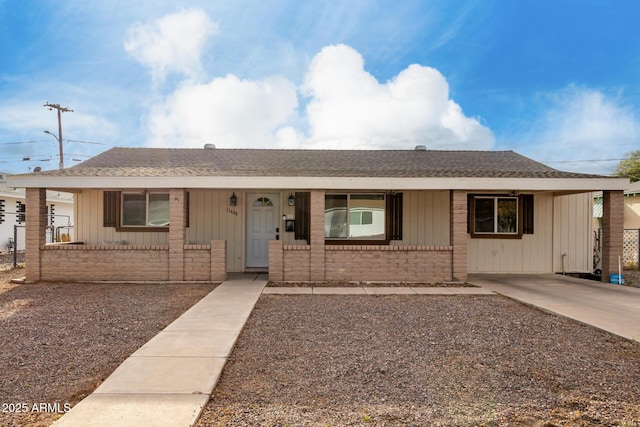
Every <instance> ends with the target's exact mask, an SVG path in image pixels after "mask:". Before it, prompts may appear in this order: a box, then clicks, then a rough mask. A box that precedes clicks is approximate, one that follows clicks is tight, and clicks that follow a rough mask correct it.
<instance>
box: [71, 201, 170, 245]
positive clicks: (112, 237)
mask: <svg viewBox="0 0 640 427" xmlns="http://www.w3.org/2000/svg"><path fill="white" fill-rule="evenodd" d="M102 194H103V193H102V191H100V190H83V191H82V192H80V193H76V203H75V213H74V216H75V218H76V223H75V230H74V233H75V239H76V240H81V241H84V242H85V244H88V245H104V244H112V243H113V244H127V245H167V244H168V234H169V233H162V232H153V233H148V232H117V231H116V230H115V228H111V227H107V228H105V227H103V226H102V224H103V209H102V204H103V196H102Z"/></svg>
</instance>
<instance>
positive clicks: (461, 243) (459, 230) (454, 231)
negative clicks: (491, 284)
mask: <svg viewBox="0 0 640 427" xmlns="http://www.w3.org/2000/svg"><path fill="white" fill-rule="evenodd" d="M449 233H450V243H449V244H450V245H451V246H453V255H452V262H451V264H452V265H451V267H452V268H451V279H452V280H455V281H459V282H465V281H466V280H467V271H468V267H467V192H466V191H459V190H453V191H451V206H450V223H449Z"/></svg>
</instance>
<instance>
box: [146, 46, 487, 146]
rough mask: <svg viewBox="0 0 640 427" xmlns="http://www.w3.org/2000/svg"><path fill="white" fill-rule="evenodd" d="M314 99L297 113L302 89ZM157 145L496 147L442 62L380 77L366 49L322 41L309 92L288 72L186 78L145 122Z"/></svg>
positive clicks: (309, 72) (309, 75)
mask: <svg viewBox="0 0 640 427" xmlns="http://www.w3.org/2000/svg"><path fill="white" fill-rule="evenodd" d="M299 93H302V94H303V95H306V96H308V97H309V102H308V104H307V107H306V111H305V114H304V115H298V111H297V109H298V94H299ZM147 125H148V129H149V131H150V134H151V137H150V139H149V141H148V144H149V145H152V146H184V147H197V146H200V145H201V144H204V143H214V144H218V145H219V146H220V147H280V148H301V147H307V148H336V149H348V148H351V149H362V148H367V149H371V148H390V149H391V148H397V149H408V148H412V147H413V146H415V145H421V144H424V145H427V147H428V148H430V149H489V148H491V146H492V145H493V135H492V133H491V131H490V130H489V129H488V128H486V127H484V126H482V125H481V124H480V123H479V122H478V120H476V119H474V118H469V117H466V116H465V115H464V114H463V113H462V110H461V108H460V106H459V105H458V104H456V103H455V102H454V101H452V100H451V99H449V87H448V84H447V82H446V80H445V78H444V77H443V76H442V74H440V73H439V72H438V71H437V70H435V69H433V68H429V67H423V66H420V65H411V66H410V67H408V68H407V69H405V70H404V71H402V72H401V73H400V74H399V75H398V76H396V77H395V78H394V79H393V80H391V81H389V82H387V83H384V84H381V83H379V82H378V81H377V80H376V79H375V78H374V77H373V76H372V75H371V74H369V73H368V72H366V71H365V70H364V63H363V59H362V57H361V56H360V54H359V53H358V52H356V51H355V50H353V49H352V48H350V47H348V46H344V45H340V46H330V47H326V48H324V49H323V50H322V51H321V52H320V53H319V54H318V55H316V57H315V58H314V59H313V60H312V61H311V63H310V65H309V67H308V70H307V73H306V78H305V82H304V85H303V87H302V89H301V90H298V89H297V88H296V86H295V85H294V84H293V83H292V82H291V81H289V80H287V79H285V78H284V77H273V78H267V79H263V80H241V79H240V78H238V77H237V76H235V75H231V74H230V75H227V76H226V77H224V78H216V79H213V80H212V81H211V82H209V83H206V84H198V83H194V82H185V83H183V84H182V85H181V86H180V87H179V88H178V89H177V90H175V91H174V92H173V93H172V94H171V95H170V96H168V97H167V98H166V99H165V101H164V102H163V104H162V105H159V106H156V107H155V108H153V110H152V111H151V114H150V115H149V117H148V120H147Z"/></svg>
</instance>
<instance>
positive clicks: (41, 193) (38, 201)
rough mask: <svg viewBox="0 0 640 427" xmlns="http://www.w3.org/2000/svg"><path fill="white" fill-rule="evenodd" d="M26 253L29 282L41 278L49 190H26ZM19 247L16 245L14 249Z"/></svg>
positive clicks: (27, 278) (26, 273)
mask: <svg viewBox="0 0 640 427" xmlns="http://www.w3.org/2000/svg"><path fill="white" fill-rule="evenodd" d="M26 202H27V204H26V207H25V209H26V212H25V219H26V232H25V234H26V242H25V243H26V244H25V249H26V254H25V276H26V280H27V281H29V282H32V281H33V282H37V281H39V280H41V279H42V278H41V276H40V247H41V246H43V245H44V244H45V243H46V237H47V234H46V226H47V190H46V189H44V188H27V190H26ZM16 249H17V248H16V247H14V250H16Z"/></svg>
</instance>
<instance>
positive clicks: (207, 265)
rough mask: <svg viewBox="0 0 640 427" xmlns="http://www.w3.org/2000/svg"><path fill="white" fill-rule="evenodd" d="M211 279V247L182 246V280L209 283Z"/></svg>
mask: <svg viewBox="0 0 640 427" xmlns="http://www.w3.org/2000/svg"><path fill="white" fill-rule="evenodd" d="M210 278H211V246H209V245H185V246H184V280H185V281H187V282H193V281H201V280H203V281H209V280H210Z"/></svg>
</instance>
